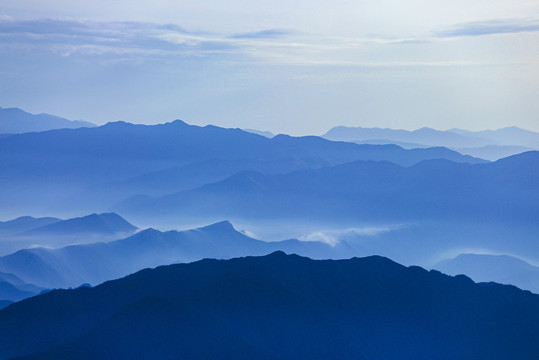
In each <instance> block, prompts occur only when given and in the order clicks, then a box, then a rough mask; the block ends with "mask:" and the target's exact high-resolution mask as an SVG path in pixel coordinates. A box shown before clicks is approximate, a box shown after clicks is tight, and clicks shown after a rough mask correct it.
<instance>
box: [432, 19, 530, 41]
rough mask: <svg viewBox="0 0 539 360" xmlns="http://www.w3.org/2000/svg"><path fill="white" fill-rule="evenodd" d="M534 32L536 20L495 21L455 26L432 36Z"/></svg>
mask: <svg viewBox="0 0 539 360" xmlns="http://www.w3.org/2000/svg"><path fill="white" fill-rule="evenodd" d="M536 31H539V20H536V19H526V20H523V19H505V20H504V19H496V20H488V21H477V22H469V23H463V24H457V25H455V26H453V27H451V28H448V29H445V30H440V31H436V32H435V33H434V34H435V36H437V37H461V36H485V35H499V34H516V33H522V32H536Z"/></svg>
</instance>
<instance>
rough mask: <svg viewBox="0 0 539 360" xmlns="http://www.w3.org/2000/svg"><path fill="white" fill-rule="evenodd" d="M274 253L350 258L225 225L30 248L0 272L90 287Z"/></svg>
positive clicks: (2, 261)
mask: <svg viewBox="0 0 539 360" xmlns="http://www.w3.org/2000/svg"><path fill="white" fill-rule="evenodd" d="M275 250H285V251H288V252H296V253H301V254H304V255H308V256H314V257H317V258H329V257H332V258H337V257H346V256H350V254H353V249H352V248H349V247H348V246H347V245H345V244H343V245H342V246H330V245H328V244H324V243H320V242H314V241H311V242H305V241H299V240H286V241H280V242H264V241H260V240H256V239H253V238H250V237H248V236H246V235H244V234H242V233H240V232H238V231H236V230H235V229H234V227H233V226H232V224H231V223H230V222H228V221H223V222H219V223H216V224H213V225H209V226H206V227H203V228H199V229H195V230H187V231H167V232H161V231H158V230H155V229H147V230H143V231H140V232H138V233H136V234H134V235H132V236H130V237H128V238H125V239H122V240H117V241H111V242H108V243H102V242H100V243H93V244H85V245H71V246H67V247H63V248H59V249H49V248H40V247H36V248H31V249H24V250H20V251H17V252H15V253H13V254H10V255H6V256H3V257H0V271H3V272H5V273H13V274H16V275H18V276H19V277H20V278H22V279H24V280H25V281H27V282H30V283H33V284H37V285H40V286H42V287H45V288H57V287H77V286H79V285H80V284H83V283H90V284H92V285H97V284H100V283H102V282H104V281H107V280H111V279H116V278H119V277H122V276H126V275H128V274H131V273H133V272H135V271H138V270H141V269H144V268H147V267H156V266H159V265H168V264H172V263H179V262H191V261H195V260H200V259H203V258H218V259H228V258H232V257H238V256H247V255H262V254H267V253H268V252H271V251H275Z"/></svg>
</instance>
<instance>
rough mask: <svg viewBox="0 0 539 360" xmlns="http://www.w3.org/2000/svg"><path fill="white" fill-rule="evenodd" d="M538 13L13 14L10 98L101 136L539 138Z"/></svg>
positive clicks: (1, 90) (415, 9) (438, 4)
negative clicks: (127, 125)
mask: <svg viewBox="0 0 539 360" xmlns="http://www.w3.org/2000/svg"><path fill="white" fill-rule="evenodd" d="M538 69H539V2H537V1H493V0H478V1H460V0H459V1H451V2H448V1H420V0H415V1H409V2H401V1H396V0H382V1H344V0H341V1H331V2H330V1H295V2H293V4H289V3H288V2H285V1H282V0H277V1H274V2H272V3H271V4H270V3H268V2H262V1H245V0H233V1H200V2H196V3H195V2H183V1H166V0H159V1H152V2H146V1H144V2H143V1H124V0H120V1H93V2H78V1H76V2H74V1H61V0H53V1H47V2H43V1H20V0H19V1H9V0H8V1H3V2H1V3H0V84H1V85H0V98H1V99H2V103H0V106H2V107H10V106H17V107H21V108H23V109H25V110H27V111H31V112H48V113H52V114H56V115H59V116H64V117H67V118H70V119H83V120H87V121H92V122H95V123H98V124H101V123H105V122H108V121H115V120H125V121H131V122H144V123H158V122H165V121H171V120H174V119H176V118H181V119H183V120H185V121H187V122H188V123H193V124H215V125H220V126H226V127H248V128H257V129H265V130H271V131H273V132H287V133H292V134H307V133H314V134H320V133H323V132H325V131H326V130H328V129H329V128H331V127H332V126H336V125H348V126H379V127H393V128H397V127H398V128H406V129H415V128H419V127H422V126H430V127H434V128H439V129H447V128H453V127H462V128H468V129H471V130H477V129H484V128H499V127H504V126H510V125H517V126H520V127H523V128H527V129H530V130H535V131H539V117H538V115H537V114H539V102H538V101H536V99H537V98H539V70H538Z"/></svg>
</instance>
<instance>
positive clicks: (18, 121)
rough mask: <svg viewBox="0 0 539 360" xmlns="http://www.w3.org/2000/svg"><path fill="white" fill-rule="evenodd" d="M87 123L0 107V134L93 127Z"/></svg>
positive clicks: (93, 125)
mask: <svg viewBox="0 0 539 360" xmlns="http://www.w3.org/2000/svg"><path fill="white" fill-rule="evenodd" d="M95 126H96V125H95V124H92V123H90V122H87V121H81V120H75V121H73V120H68V119H64V118H61V117H58V116H54V115H49V114H31V113H28V112H26V111H24V110H21V109H19V108H1V107H0V133H3V134H21V133H26V132H39V131H47V130H54V129H75V128H81V127H95Z"/></svg>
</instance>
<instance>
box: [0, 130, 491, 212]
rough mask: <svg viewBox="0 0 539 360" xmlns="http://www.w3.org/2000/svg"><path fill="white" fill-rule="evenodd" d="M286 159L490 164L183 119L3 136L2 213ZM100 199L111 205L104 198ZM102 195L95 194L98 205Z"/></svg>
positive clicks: (441, 152)
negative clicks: (177, 171)
mask: <svg viewBox="0 0 539 360" xmlns="http://www.w3.org/2000/svg"><path fill="white" fill-rule="evenodd" d="M286 158H288V159H290V158H295V159H298V160H299V161H300V162H303V164H307V163H310V162H313V160H314V163H324V162H325V163H327V164H333V165H334V164H341V163H345V162H348V161H356V160H375V161H391V162H394V163H397V164H401V165H405V166H409V165H412V164H416V163H418V162H420V161H422V160H425V159H438V158H445V159H449V160H452V161H461V162H471V163H481V162H485V161H484V160H481V159H477V158H473V157H470V156H464V155H461V154H459V153H457V152H454V151H452V150H448V149H445V148H432V149H417V150H405V149H402V148H400V147H398V146H394V145H358V144H352V143H343V142H332V141H329V140H326V139H322V138H320V137H314V136H312V137H299V138H294V137H290V136H285V135H277V136H275V137H274V138H272V139H268V138H265V137H263V136H260V135H256V134H251V133H247V132H245V131H242V130H240V129H224V128H219V127H215V126H205V127H199V126H193V125H188V124H186V123H185V122H183V121H181V120H177V121H174V122H171V123H166V124H160V125H151V126H148V125H134V124H129V123H125V122H116V123H109V124H106V125H103V126H99V127H94V128H79V129H61V130H51V131H45V132H39V133H26V134H20V135H13V136H9V137H5V138H0V168H2V169H3V170H4V171H3V173H2V174H0V196H1V197H2V199H3V201H2V204H0V205H1V207H0V216H3V215H4V216H5V213H9V214H13V213H22V214H28V213H37V212H43V211H44V210H45V209H48V208H50V207H51V206H54V205H55V204H57V203H59V202H62V201H66V198H68V197H69V196H70V195H71V194H76V193H78V192H81V191H83V190H85V189H87V188H88V187H91V186H94V185H97V184H100V183H110V182H117V181H122V180H126V179H129V178H136V177H139V176H142V175H144V174H149V173H153V172H158V171H161V170H165V169H172V168H176V167H181V166H185V165H188V164H192V163H196V162H199V163H201V162H204V161H209V160H215V159H217V160H223V161H231V162H237V161H244V160H246V161H251V162H253V161H264V162H272V161H278V160H279V159H286ZM300 166H304V165H300ZM198 185H199V186H200V185H203V184H198ZM101 197H103V198H105V200H106V201H107V200H108V199H107V194H103V195H102V196H101ZM99 198H100V196H99V194H98V196H94V200H93V201H98V200H99ZM81 205H84V204H81ZM89 211H90V210H89V209H86V210H85V211H81V212H79V213H77V214H80V213H88V212H89ZM67 215H68V216H72V213H70V212H68V214H67Z"/></svg>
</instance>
